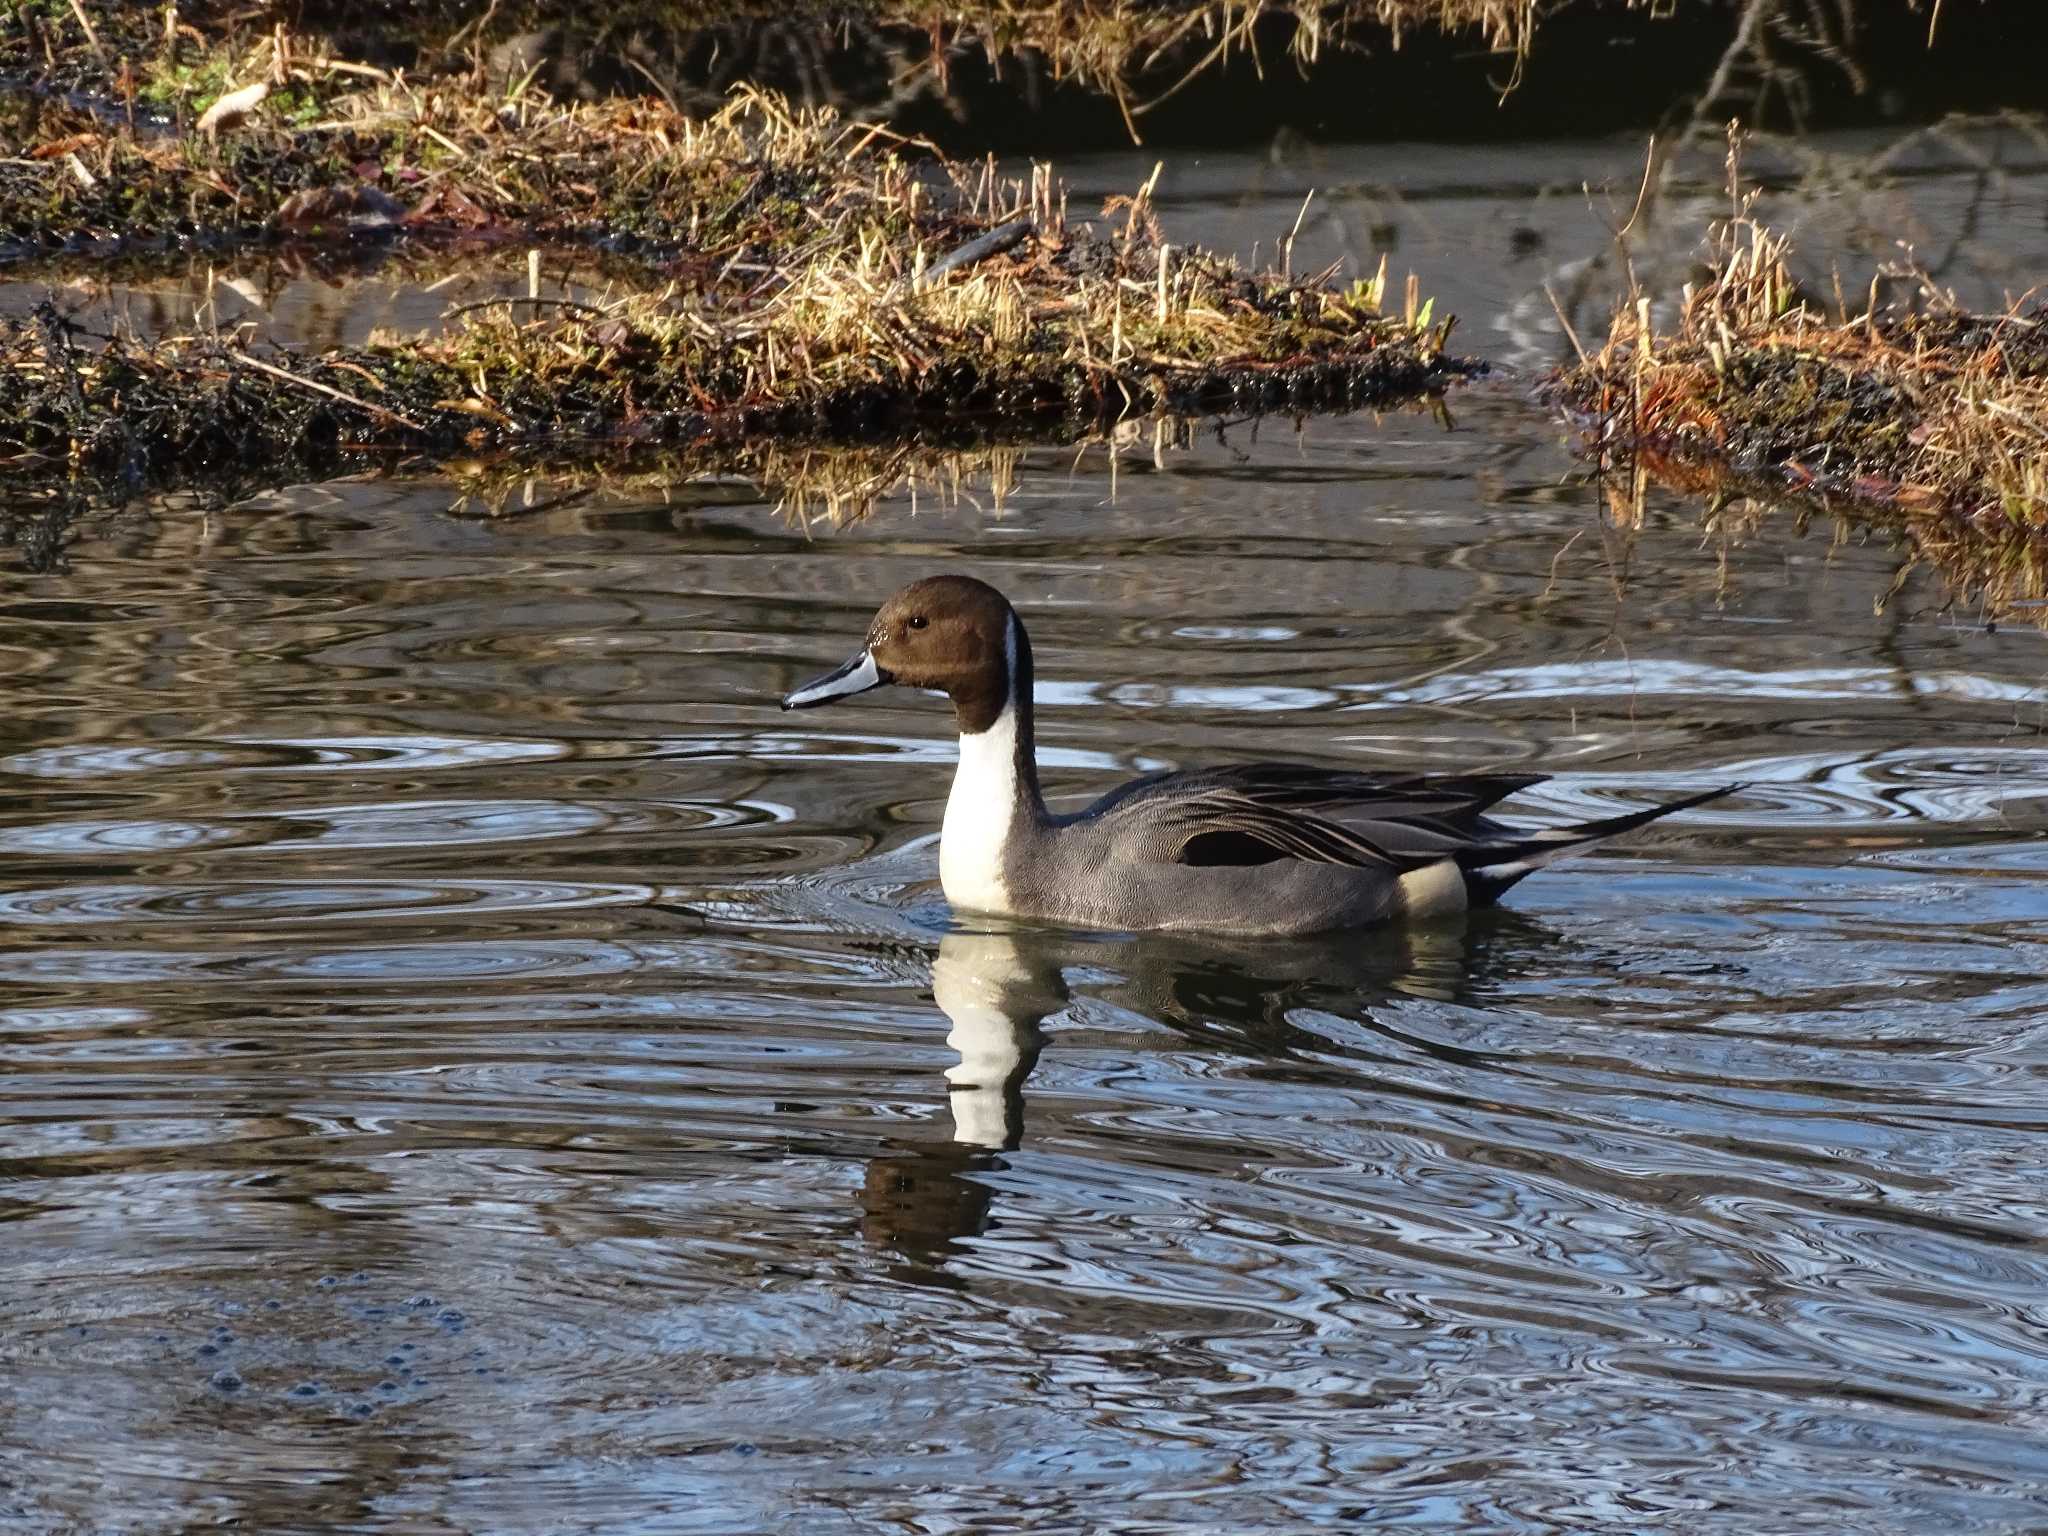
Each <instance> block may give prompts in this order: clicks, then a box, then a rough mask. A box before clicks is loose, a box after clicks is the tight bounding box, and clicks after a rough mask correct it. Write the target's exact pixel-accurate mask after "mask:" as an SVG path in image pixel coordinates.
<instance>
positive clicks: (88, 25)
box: [71, 0, 113, 69]
mask: <svg viewBox="0 0 2048 1536" xmlns="http://www.w3.org/2000/svg"><path fill="white" fill-rule="evenodd" d="M71 14H72V15H74V16H76V17H77V18H78V24H79V25H80V26H81V27H83V28H85V40H86V41H87V42H88V43H90V44H91V45H92V52H93V57H94V58H96V59H98V60H99V61H100V67H101V68H102V69H111V68H113V66H112V65H111V64H109V63H108V62H107V50H106V49H104V48H102V47H101V46H100V35H99V33H97V32H95V31H93V29H92V18H91V17H90V16H88V15H86V14H85V7H84V6H83V5H81V4H79V0H71Z"/></svg>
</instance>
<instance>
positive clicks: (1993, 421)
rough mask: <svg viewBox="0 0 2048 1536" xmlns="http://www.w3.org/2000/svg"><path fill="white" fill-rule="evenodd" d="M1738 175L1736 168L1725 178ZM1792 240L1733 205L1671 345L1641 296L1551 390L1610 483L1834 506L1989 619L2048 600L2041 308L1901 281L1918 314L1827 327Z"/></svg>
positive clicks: (1872, 303) (1836, 313)
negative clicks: (1803, 282) (1926, 565)
mask: <svg viewBox="0 0 2048 1536" xmlns="http://www.w3.org/2000/svg"><path fill="white" fill-rule="evenodd" d="M1732 170H1733V158H1732V154H1731V175H1732ZM1788 255H1789V246H1788V242H1787V241H1786V239H1785V238H1784V237H1783V236H1781V235H1779V234H1777V233H1775V232H1774V231H1772V230H1771V229H1769V228H1768V227H1767V226H1765V225H1764V224H1763V223H1761V222H1760V221H1758V220H1757V219H1756V218H1755V217H1754V205H1753V199H1751V198H1738V199H1737V203H1736V209H1735V212H1734V214H1733V216H1731V217H1730V218H1729V219H1727V220H1726V221H1724V222H1723V223H1721V224H1719V225H1717V226H1716V227H1715V229H1714V230H1713V231H1712V232H1711V233H1710V235H1709V238H1708V244H1707V256H1708V263H1709V269H1710V275H1709V276H1708V278H1707V279H1706V280H1705V281H1704V282H1701V283H1697V284H1688V285H1687V286H1686V287H1685V289H1684V290H1683V292H1682V293H1681V294H1680V296H1679V301H1678V306H1677V314H1676V324H1675V326H1674V327H1673V328H1672V329H1671V330H1669V331H1662V330H1659V329H1658V328H1657V326H1656V325H1655V323H1654V309H1655V306H1654V303H1653V301H1652V299H1651V297H1650V296H1649V295H1647V294H1643V293H1641V292H1637V293H1634V294H1632V295H1631V296H1630V298H1629V299H1628V300H1627V301H1626V302H1625V303H1623V304H1622V305H1621V306H1620V307H1619V308H1618V309H1617V311H1616V313H1615V315H1614V318H1613V321H1612V324H1611V326H1610V328H1609V331H1608V334H1607V337H1606V340H1605V342H1604V344H1603V345H1602V346H1601V348H1600V349H1599V351H1598V352H1597V353H1595V354H1594V355H1592V356H1591V357H1588V358H1586V359H1584V360H1583V361H1582V362H1580V363H1579V364H1578V365H1577V366H1576V367H1573V368H1570V369H1567V370H1565V371H1563V372H1562V373H1560V374H1559V375H1558V376H1557V377H1556V378H1555V379H1554V380H1553V381H1552V385H1551V387H1552V389H1553V391H1554V393H1555V395H1556V397H1557V398H1558V399H1559V400H1560V401H1561V402H1562V403H1563V404H1564V405H1565V406H1566V407H1567V408H1569V409H1570V410H1571V411H1573V412H1574V413H1576V414H1577V415H1578V416H1579V417H1580V418H1581V419H1582V420H1584V421H1586V422H1587V423H1588V424H1589V425H1590V427H1591V428H1592V431H1593V441H1594V449H1595V452H1596V454H1597V457H1598V460H1599V463H1600V466H1601V470H1602V472H1603V474H1604V475H1606V476H1607V477H1608V479H1609V481H1610V484H1616V483H1619V484H1620V485H1622V486H1624V487H1626V494H1627V495H1628V496H1630V497H1632V498H1634V499H1636V500H1637V501H1638V502H1639V500H1640V495H1641V488H1642V485H1643V483H1644V481H1645V480H1646V479H1647V478H1650V477H1655V478H1658V479H1662V480H1665V481H1667V482H1671V483H1674V484H1676V485H1677V486H1678V487H1679V488H1680V489H1683V490H1688V491H1694V492H1704V493H1708V494H1712V495H1717V496H1719V495H1728V494H1747V495H1756V494H1769V495H1771V496H1774V497H1776V498H1778V499H1781V500H1782V499H1788V498H1796V499H1803V500H1805V501H1808V502H1810V503H1819V504H1825V505H1827V506H1829V507H1831V508H1834V509H1836V510H1839V511H1843V512H1845V513H1847V514H1849V515H1852V516H1855V517H1857V518H1859V519H1861V520H1863V521H1865V522H1870V521H1877V522H1881V523H1884V524H1886V525H1888V526H1891V527H1894V528H1897V529H1900V530H1902V531H1904V532H1906V533H1907V534H1908V535H1909V536H1910V537H1911V539H1912V541H1913V543H1914V545H1915V547H1916V548H1917V549H1919V550H1920V551H1921V552H1923V553H1924V554H1926V555H1927V556H1928V557H1929V558H1931V559H1933V560H1935V561H1936V562H1937V563H1938V564H1940V565H1941V566H1942V568H1943V569H1944V571H1946V572H1947V573H1948V574H1949V576H1950V578H1951V579H1952V581H1953V582H1954V583H1955V584H1956V585H1957V586H1958V588H1959V589H1961V590H1964V591H1968V592H1973V593H1977V594H1979V595H1982V596H1984V597H1985V598H1986V599H1987V600H1989V601H1990V602H1992V603H1993V604H1994V606H2000V605H2004V606H2009V605H2012V604H2017V603H2022V602H2031V601H2032V600H2034V599H2035V598H2038V596H2039V595H2040V591H2039V586H2038V583H2039V580H2040V575H2041V568H2042V556H2043V553H2044V552H2048V308H2044V307H2043V306H2040V305H2034V306H2032V307H2023V306H2015V307H2014V308H2012V309H2011V310H2009V311H2007V312H2006V313H2003V314H1996V315H1977V314H1971V313H1968V312H1966V311H1965V310H1963V309H1962V308H1961V307H1960V306H1959V305H1958V304H1957V303H1956V302H1955V300H1954V297H1953V296H1952V295H1951V294H1948V293H1946V292H1944V291H1942V290H1941V289H1939V288H1938V287H1937V286H1936V285H1935V284H1934V283H1933V282H1932V280H1931V279H1928V278H1926V277H1925V275H1924V274H1915V273H1913V272H1912V271H1911V270H1910V269H1908V268H1900V269H1894V270H1892V271H1891V272H1889V273H1887V274H1885V275H1887V276H1889V277H1892V278H1899V277H1913V278H1915V282H1914V285H1913V293H1912V298H1911V302H1899V301H1893V302H1880V301H1879V298H1878V294H1879V285H1878V283H1877V282H1875V281H1873V283H1872V284H1871V285H1870V287H1869V289H1868V298H1867V300H1865V301H1864V302H1863V303H1862V304H1861V306H1860V308H1858V309H1856V310H1855V311H1854V312H1850V310H1849V306H1847V305H1842V304H1839V303H1838V305H1837V306H1836V307H1835V308H1834V309H1833V310H1832V311H1830V309H1829V308H1827V307H1825V306H1824V305H1823V304H1822V303H1821V302H1820V301H1818V300H1816V299H1815V298H1813V297H1812V296H1811V295H1810V294H1808V293H1806V292H1805V291H1804V290H1802V288H1801V287H1800V285H1799V283H1798V282H1797V281H1796V280H1795V278H1794V277H1793V275H1792V272H1791V270H1790V267H1789V266H1788V263H1787V257H1788Z"/></svg>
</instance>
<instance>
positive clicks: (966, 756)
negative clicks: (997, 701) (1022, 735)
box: [939, 703, 1017, 912]
mask: <svg viewBox="0 0 2048 1536" xmlns="http://www.w3.org/2000/svg"><path fill="white" fill-rule="evenodd" d="M1016 816H1017V706H1016V705H1015V704H1014V703H1013V704H1010V705H1007V706H1006V707H1005V708H1004V710H1003V712H1002V714H1000V715H998V716H997V717H996V723H995V724H994V725H992V726H990V727H989V728H988V729H987V730H985V731H979V732H976V733H975V734H974V735H972V736H962V737H961V738H960V766H959V767H958V768H957V769H955V770H954V772H953V792H952V794H950V795H948V796H947V797H946V822H945V825H944V826H943V827H942V828H941V829H940V831H939V884H940V885H941V886H943V887H944V888H945V891H946V900H948V901H950V902H952V903H953V905H954V906H956V907H966V908H968V909H970V910H972V911H976V912H1007V911H1009V910H1010V893H1009V891H1008V889H1007V888H1006V887H1005V886H1004V885H1003V846H1004V844H1006V843H1007V842H1008V841H1009V838H1010V829H1011V826H1012V824H1013V823H1014V821H1015V819H1016Z"/></svg>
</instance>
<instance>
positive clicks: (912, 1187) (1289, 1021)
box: [862, 911, 1560, 1286]
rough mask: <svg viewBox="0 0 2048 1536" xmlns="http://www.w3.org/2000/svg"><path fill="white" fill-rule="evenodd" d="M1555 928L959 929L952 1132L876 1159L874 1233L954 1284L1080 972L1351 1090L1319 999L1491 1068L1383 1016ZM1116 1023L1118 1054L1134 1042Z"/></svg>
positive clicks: (1452, 989)
mask: <svg viewBox="0 0 2048 1536" xmlns="http://www.w3.org/2000/svg"><path fill="white" fill-rule="evenodd" d="M1559 942H1560V939H1559V936H1558V935H1556V934H1554V933H1552V932H1550V931H1549V930H1548V929H1546V928H1545V927H1544V925H1542V924H1540V923H1537V922H1534V921H1532V920H1531V919H1529V918H1528V917H1526V916H1523V915H1522V914H1519V913H1515V912H1511V911H1489V912H1482V913H1476V914H1473V915H1472V916H1470V917H1468V918H1465V919H1462V920H1457V921H1452V922H1445V923H1435V924H1428V925H1422V926H1414V927H1407V928H1391V929H1381V930H1376V931H1372V932H1368V933H1363V934H1359V933H1353V934H1346V935H1343V936H1341V937H1340V938H1336V939H1302V940H1290V941H1266V942H1262V943H1256V944H1253V943H1245V944H1235V943H1230V942H1227V941H1217V940H1213V939H1203V938H1197V937H1192V936H1182V935H1174V934H1156V933H1154V934H1135V935H1103V934H1082V933H1075V932H1072V931H1060V930H1044V929H1030V928H1021V927H1020V928H998V929H990V928H981V929H978V930H977V931H972V932H953V933H948V934H946V935H945V936H944V937H943V938H942V939H940V941H939V951H938V955H937V957H936V958H935V959H934V961H933V962H932V997H933V1000H934V1001H935V1002H936V1003H937V1004H938V1005H939V1008H940V1009H941V1010H942V1011H943V1012H944V1013H945V1015H946V1017H947V1018H948V1019H949V1020H950V1021H951V1023H952V1029H951V1031H950V1032H949V1033H948V1034H947V1036H946V1043H947V1045H948V1046H950V1047H951V1048H952V1049H953V1050H954V1051H955V1052H956V1053H957V1055H958V1057H959V1059H958V1060H957V1061H956V1062H954V1063H953V1064H952V1065H951V1066H949V1067H947V1068H946V1080H947V1087H948V1092H947V1103H948V1106H949V1108H950V1110H951V1112H952V1120H953V1136H952V1139H951V1140H950V1141H933V1142H927V1143H923V1144H920V1145H918V1146H916V1147H913V1148H911V1149H908V1150H906V1151H904V1152H901V1153H898V1154H896V1155H894V1156H889V1157H879V1158H875V1159H873V1160H872V1161H870V1162H869V1164H868V1166H867V1177H866V1184H865V1188H864V1190H863V1193H862V1208H863V1230H864V1231H865V1233H866V1235H867V1236H868V1238H869V1239H870V1240H871V1241H873V1242H875V1243H877V1244H879V1245H881V1246H883V1247H886V1248H889V1249H891V1250H893V1251H894V1252H895V1253H897V1254H898V1255H899V1256H901V1257H902V1258H903V1259H905V1260H907V1261H909V1263H910V1265H911V1266H912V1267H913V1268H914V1269H915V1271H916V1272H917V1273H916V1274H915V1275H914V1276H912V1277H911V1278H917V1279H920V1280H922V1281H923V1282H924V1283H927V1284H941V1285H948V1286H957V1285H959V1284H960V1283H961V1281H960V1279H959V1277H958V1276H955V1275H953V1274H950V1273H949V1272H947V1271H946V1269H945V1268H944V1266H945V1262H946V1260H947V1258H948V1257H949V1256H951V1255H952V1254H953V1253H955V1252H957V1251H958V1245H959V1244H960V1242H961V1240H962V1239H965V1238H971V1237H977V1236H980V1235H981V1234H982V1233H984V1232H986V1231H987V1230H989V1227H990V1225H991V1218H990V1210H991V1206H992V1203H993V1200H994V1196H995V1193H996V1189H997V1185H996V1183H995V1182H992V1181H991V1180H990V1179H989V1178H988V1177H987V1176H988V1175H991V1174H1001V1173H1003V1172H1004V1171H1005V1170H1007V1169H1008V1168H1009V1167H1010V1160H1009V1159H1008V1158H1007V1157H1006V1156H1005V1154H1007V1153H1011V1152H1015V1151H1017V1150H1018V1149H1019V1148H1020V1147H1022V1146H1023V1144H1024V1137H1025V1127H1026V1095H1025V1091H1024V1088H1025V1083H1026V1081H1027V1079H1029V1077H1030V1076H1031V1073H1032V1070H1033V1068H1035V1067H1036V1066H1037V1064H1038V1059H1039V1055H1040V1053H1041V1051H1042V1050H1043V1049H1044V1047H1045V1045H1046V1043H1047V1033H1046V1025H1047V1022H1048V1021H1049V1020H1051V1019H1052V1018H1053V1017H1054V1016H1055V1015H1057V1014H1059V1013H1062V1012H1064V1011H1065V1010H1066V1009H1067V1008H1068V1006H1069V1005H1070V1004H1071V1003H1072V1001H1073V992H1072V989H1071V988H1070V986H1069V982H1068V977H1069V973H1070V972H1071V973H1074V974H1075V975H1078V976H1085V977H1087V978H1088V980H1087V981H1086V983H1085V985H1086V987H1087V990H1088V991H1089V992H1090V993H1092V994H1094V995H1096V996H1098V997H1100V998H1101V999H1102V1000H1103V1001H1104V1002H1106V1003H1109V1004H1112V1005H1114V1006H1115V1007H1117V1008H1118V1009H1120V1010H1122V1011H1124V1012H1126V1013H1127V1014H1137V1015H1140V1016H1142V1017H1144V1018H1147V1019H1150V1020H1153V1021H1155V1022H1156V1023H1158V1024H1159V1026H1160V1027H1161V1029H1162V1030H1163V1031H1171V1032H1172V1036H1173V1038H1172V1039H1171V1040H1170V1042H1169V1044H1170V1045H1171V1047H1173V1048H1180V1047H1183V1046H1185V1045H1186V1044H1189V1043H1194V1044H1198V1045H1200V1046H1202V1047H1204V1048H1205V1049H1211V1050H1217V1051H1221V1052H1226V1053H1230V1054H1235V1055H1239V1056H1245V1057H1251V1058H1255V1059H1257V1060H1259V1061H1261V1062H1263V1063H1267V1064H1269V1066H1270V1068H1271V1069H1272V1070H1274V1071H1276V1072H1285V1073H1286V1074H1287V1075H1289V1076H1290V1077H1292V1078H1293V1079H1294V1080H1296V1081H1304V1080H1315V1081H1320V1082H1328V1083H1339V1084H1340V1083H1342V1082H1343V1081H1344V1080H1346V1078H1348V1077H1353V1076H1356V1075H1358V1074H1360V1073H1362V1072H1363V1071H1364V1070H1366V1068H1365V1066H1364V1064H1363V1063H1359V1064H1353V1063H1350V1062H1347V1061H1346V1060H1345V1059H1344V1057H1345V1055H1346V1054H1347V1052H1346V1051H1345V1050H1344V1049H1343V1048H1342V1047H1339V1046H1338V1045H1336V1044H1335V1043H1334V1042H1333V1041H1331V1040H1330V1039H1328V1038H1327V1037H1325V1036H1323V1035H1320V1034H1318V1033H1316V1032H1315V1031H1314V1030H1313V1029H1310V1028H1307V1027H1304V1026H1303V1025H1302V1024H1300V1023H1298V1022H1296V1020H1297V1016H1299V1015H1300V1014H1301V1013H1302V1011H1303V1010H1306V1009H1316V1010H1321V1011H1325V1012H1331V1013H1341V1014H1344V1015H1346V1016H1349V1017H1354V1018H1357V1019H1358V1020H1359V1021H1360V1022H1362V1023H1363V1024H1364V1025H1365V1026H1366V1027H1367V1028H1369V1029H1371V1030H1373V1031H1375V1032H1377V1033H1379V1034H1381V1035H1384V1036H1386V1037H1387V1038H1388V1039H1389V1040H1390V1041H1393V1042H1395V1043H1396V1044H1397V1045H1398V1046H1399V1047H1400V1048H1401V1049H1403V1050H1408V1051H1417V1050H1419V1051H1424V1052H1427V1053H1429V1054H1432V1055H1435V1056H1438V1057H1440V1058H1443V1059H1446V1060H1452V1061H1456V1062H1458V1063H1459V1064H1461V1065H1471V1066H1480V1065H1483V1064H1484V1062H1485V1059H1486V1058H1485V1057H1484V1055H1483V1054H1481V1053H1475V1052H1470V1051H1465V1050H1461V1049H1459V1048H1457V1047H1452V1046H1445V1045H1442V1044H1440V1043H1438V1042H1434V1041H1430V1040H1426V1039H1419V1038H1416V1037H1414V1036H1412V1035H1409V1034H1407V1033H1406V1032H1404V1031H1402V1030H1401V1029H1400V1028H1399V1027H1397V1025H1395V1024H1394V1023H1392V1022H1390V1021H1389V1020H1388V1019H1387V1018H1385V1017H1381V1016H1376V1015H1375V1012H1374V1010H1375V1009H1378V1010H1380V1013H1381V1014H1385V1013H1386V1012H1387V1011H1388V1010H1387V1009H1386V1008H1385V1005H1386V1004H1387V1003H1388V1002H1389V1001H1391V1000H1393V999H1396V998H1400V997H1404V996H1405V997H1412V998H1422V999H1428V1000H1433V1001H1439V1002H1462V1001H1466V1000H1469V999H1471V998H1472V997H1473V995H1474V993H1475V991H1477V990H1483V989H1484V988H1485V987H1486V985H1487V982H1488V978H1489V977H1490V976H1494V975H1502V974H1507V973H1510V972H1512V971H1513V970H1514V968H1515V967H1516V965H1517V963H1518V962H1517V959H1516V957H1518V956H1526V955H1529V954H1531V953H1543V952H1550V953H1552V954H1553V956H1554V953H1555V946H1556V945H1557V944H1558V943H1559ZM1131 1043H1132V1042H1131V1037H1130V1036H1128V1035H1126V1034H1123V1033H1121V1032H1119V1034H1118V1036H1117V1047H1118V1049H1119V1050H1129V1049H1130V1048H1131Z"/></svg>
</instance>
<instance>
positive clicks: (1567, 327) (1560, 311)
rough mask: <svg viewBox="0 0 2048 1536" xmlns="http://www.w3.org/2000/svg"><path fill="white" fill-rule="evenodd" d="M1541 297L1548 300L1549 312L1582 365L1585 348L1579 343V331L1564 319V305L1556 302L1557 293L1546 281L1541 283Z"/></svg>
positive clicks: (1581, 365) (1582, 365)
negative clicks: (1562, 330)
mask: <svg viewBox="0 0 2048 1536" xmlns="http://www.w3.org/2000/svg"><path fill="white" fill-rule="evenodd" d="M1543 297H1545V298H1546V299H1548V300H1550V309H1551V313H1552V314H1554V315H1556V316H1557V323H1558V324H1559V325H1561V326H1563V327H1564V336H1565V340H1567V341H1569V342H1570V343H1571V344H1572V350H1573V351H1574V352H1576V353H1578V354H1579V366H1580V367H1584V366H1585V365H1586V361H1587V359H1586V349H1585V348H1584V347H1582V346H1580V345H1579V333H1578V332H1577V331H1575V330H1573V329H1572V323H1571V321H1569V320H1567V319H1565V317H1564V306H1563V305H1562V304H1560V303H1558V302H1557V294H1556V293H1555V292H1553V291H1552V289H1551V286H1550V284H1548V283H1545V284H1544V285H1543Z"/></svg>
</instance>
